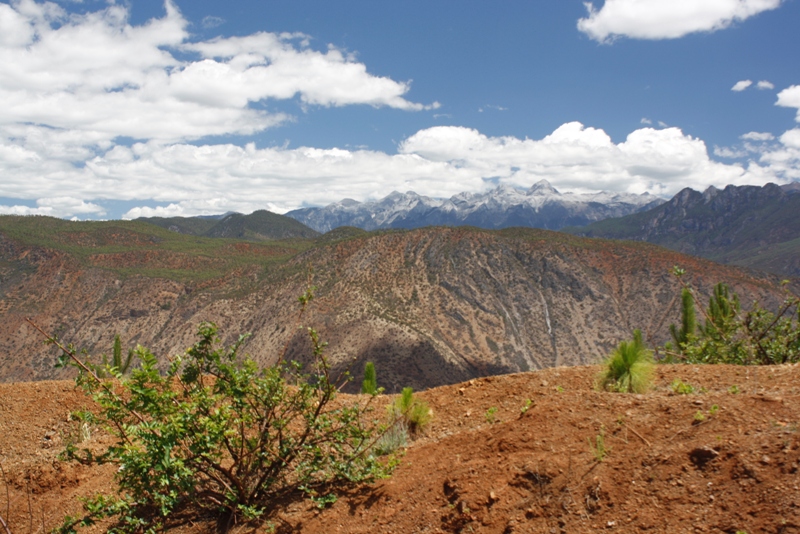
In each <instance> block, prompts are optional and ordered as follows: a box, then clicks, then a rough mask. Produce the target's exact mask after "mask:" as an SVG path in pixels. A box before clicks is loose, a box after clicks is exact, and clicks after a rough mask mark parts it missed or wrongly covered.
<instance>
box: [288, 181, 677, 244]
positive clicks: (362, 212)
mask: <svg viewBox="0 0 800 534" xmlns="http://www.w3.org/2000/svg"><path fill="white" fill-rule="evenodd" d="M661 202H663V200H661V199H659V198H656V197H653V196H651V195H648V194H644V195H632V194H612V193H605V192H600V193H592V194H576V193H560V192H558V191H557V190H556V189H555V188H554V187H553V186H551V185H550V183H549V182H547V180H541V181H540V182H538V183H536V184H534V185H533V186H532V187H531V188H530V189H528V190H527V191H522V190H519V189H516V188H513V187H510V186H499V187H497V188H495V189H493V190H492V191H489V192H487V193H480V194H475V193H461V194H458V195H455V196H453V197H451V198H450V199H447V200H439V199H433V198H430V197H425V196H420V195H418V194H416V193H414V192H413V191H409V192H407V193H405V194H401V193H398V192H394V193H391V194H390V195H388V196H386V197H385V198H383V199H381V200H379V201H377V202H364V203H361V202H357V201H355V200H352V199H345V200H342V201H341V202H336V203H334V204H330V205H328V206H326V207H324V208H303V209H299V210H294V211H290V212H289V213H287V214H286V215H287V216H288V217H292V218H294V219H297V220H298V221H300V222H302V223H304V224H307V225H308V226H310V227H311V228H314V229H315V230H318V231H320V232H327V231H329V230H332V229H333V228H336V227H338V226H356V227H358V228H363V229H365V230H375V229H386V228H406V229H410V228H420V227H423V226H463V225H471V226H477V227H479V228H487V229H499V228H508V227H512V226H526V227H530V228H545V229H550V230H558V229H559V228H562V227H564V226H569V225H582V224H588V223H589V222H592V221H598V220H602V219H605V218H608V217H620V216H622V215H627V214H629V213H634V212H636V211H640V210H643V209H648V208H650V207H653V206H656V205H658V204H660V203H661Z"/></svg>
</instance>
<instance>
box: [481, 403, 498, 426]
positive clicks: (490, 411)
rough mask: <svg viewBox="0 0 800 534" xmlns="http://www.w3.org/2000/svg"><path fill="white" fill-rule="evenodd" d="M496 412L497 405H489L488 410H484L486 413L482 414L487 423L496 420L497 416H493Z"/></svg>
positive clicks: (492, 422)
mask: <svg viewBox="0 0 800 534" xmlns="http://www.w3.org/2000/svg"><path fill="white" fill-rule="evenodd" d="M496 413H497V406H491V407H490V408H489V409H488V410H486V413H485V414H484V415H483V417H484V419H486V422H487V423H489V424H490V425H492V424H494V423H496V422H497V417H496V416H495V414H496Z"/></svg>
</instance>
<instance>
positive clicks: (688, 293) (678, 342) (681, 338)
mask: <svg viewBox="0 0 800 534" xmlns="http://www.w3.org/2000/svg"><path fill="white" fill-rule="evenodd" d="M669 331H670V333H671V334H672V339H673V340H674V341H675V349H676V350H678V351H679V352H683V347H684V346H685V344H686V343H687V342H688V341H689V336H690V335H694V334H695V332H696V331H697V316H696V314H695V309H694V295H693V294H692V290H691V289H689V288H688V287H684V288H683V289H682V290H681V327H680V329H678V327H677V326H675V325H674V324H671V325H669Z"/></svg>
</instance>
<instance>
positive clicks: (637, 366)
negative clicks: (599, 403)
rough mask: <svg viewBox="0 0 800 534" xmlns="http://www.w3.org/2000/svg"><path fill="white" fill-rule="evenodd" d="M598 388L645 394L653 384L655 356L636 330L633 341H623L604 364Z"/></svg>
mask: <svg viewBox="0 0 800 534" xmlns="http://www.w3.org/2000/svg"><path fill="white" fill-rule="evenodd" d="M603 367H604V371H603V372H602V374H601V375H600V377H599V379H598V386H599V387H600V388H601V389H605V390H606V391H617V392H625V393H643V392H645V391H647V389H648V388H649V387H650V385H651V383H652V377H653V355H652V352H650V351H649V350H648V349H647V348H646V347H645V345H644V342H643V341H642V332H641V331H640V330H635V331H634V332H633V339H632V340H630V341H622V342H620V344H619V345H618V346H617V348H616V349H615V350H614V352H612V353H611V355H610V356H609V357H608V358H607V359H606V361H605V363H604V364H603Z"/></svg>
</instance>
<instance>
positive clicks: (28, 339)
mask: <svg viewBox="0 0 800 534" xmlns="http://www.w3.org/2000/svg"><path fill="white" fill-rule="evenodd" d="M153 246H154V247H157V246H158V244H154V245H153ZM0 252H2V257H1V258H0V316H2V318H3V320H2V322H0V380H4V381H10V380H38V379H45V378H57V377H64V376H65V375H64V374H63V371H56V370H55V369H54V368H53V363H54V361H55V352H54V349H53V348H52V347H49V348H48V347H45V346H43V345H42V339H41V337H40V336H39V335H38V334H37V333H35V332H34V331H33V329H32V328H31V327H30V326H29V325H28V324H27V323H26V322H25V320H24V318H25V317H26V316H30V317H32V318H33V319H34V320H35V321H36V322H37V323H38V324H40V325H41V326H42V327H43V328H45V329H46V330H47V331H49V332H52V333H55V334H57V335H59V337H60V338H61V339H63V340H65V341H67V342H73V343H75V345H76V346H78V347H86V348H88V349H89V351H90V352H91V353H93V354H99V353H101V352H106V353H107V352H110V351H111V347H112V342H113V337H114V335H115V334H116V333H119V334H120V335H121V337H122V340H123V342H124V344H125V345H127V346H132V345H134V344H136V343H140V344H142V345H144V346H147V347H149V348H151V349H152V350H153V352H154V353H155V354H158V355H162V356H167V355H171V354H175V353H178V352H180V351H182V350H183V349H184V348H185V347H187V346H189V345H190V344H191V343H192V342H193V334H194V331H195V329H196V326H197V324H198V323H199V322H200V321H214V322H216V323H217V324H218V325H219V327H220V333H221V334H222V336H223V337H224V341H225V342H226V343H230V342H232V341H233V340H235V339H236V337H237V336H238V335H239V334H241V333H245V332H251V333H252V336H251V337H250V338H249V339H248V340H247V342H246V345H245V350H246V352H248V353H250V354H251V355H253V356H254V357H256V358H257V359H258V360H259V361H261V362H264V363H270V362H273V361H275V359H276V358H277V357H278V355H280V354H282V353H283V352H284V351H285V352H286V355H287V357H289V358H292V359H298V360H303V359H304V358H306V356H307V354H308V343H307V339H306V336H305V334H304V330H303V329H298V326H299V325H303V326H314V327H315V328H316V329H317V330H318V331H319V332H320V334H321V336H322V337H323V339H325V340H327V341H328V342H329V343H330V345H329V347H328V354H329V355H330V358H331V361H332V362H333V364H334V367H335V369H336V371H344V370H346V369H350V370H351V371H352V372H353V374H354V375H356V376H360V374H361V372H362V370H363V365H364V363H365V362H366V361H373V362H375V365H376V368H377V371H378V378H379V382H380V384H381V385H382V386H384V387H386V388H387V390H388V391H397V390H399V389H400V388H401V387H403V386H408V385H410V386H412V387H414V388H416V389H422V388H426V387H431V386H435V385H441V384H448V383H455V382H459V381H463V380H466V379H470V378H473V377H478V376H485V375H491V374H498V373H508V372H516V371H523V370H529V369H540V368H544V367H551V366H557V365H573V364H580V363H589V362H594V361H596V360H597V359H599V358H600V357H602V356H604V355H605V354H607V353H608V351H609V350H610V349H611V348H612V347H613V346H614V345H615V344H616V343H617V342H618V341H619V340H620V339H622V338H625V337H629V336H630V333H631V331H632V330H633V329H634V328H642V329H643V330H645V331H646V332H648V333H650V334H653V335H654V336H655V339H656V340H663V338H660V337H659V334H661V335H662V336H663V334H665V333H666V324H668V323H669V322H670V321H674V320H675V319H676V317H677V307H676V305H675V301H674V296H675V295H677V294H678V286H677V283H676V281H675V280H674V278H673V277H672V276H671V275H670V269H671V268H672V266H673V265H675V264H679V265H681V266H683V267H684V268H686V269H687V271H688V272H689V273H691V276H692V277H693V278H694V280H695V282H696V284H697V285H698V286H699V287H700V288H701V290H703V291H705V290H707V289H708V288H710V287H711V286H712V285H713V284H714V283H716V282H717V281H720V280H725V281H727V282H729V283H731V284H732V285H733V286H734V287H735V288H736V289H737V290H738V291H739V292H740V294H741V295H742V301H743V302H750V301H752V300H753V299H755V298H758V299H759V300H760V301H761V302H765V303H767V304H769V303H770V302H772V303H774V302H777V299H778V298H779V291H778V289H776V286H775V285H774V282H775V281H774V280H770V279H768V278H766V277H765V278H754V277H752V276H750V275H748V274H746V273H744V272H742V271H739V270H736V269H733V268H728V267H724V266H720V265H717V264H714V263H711V262H707V261H704V260H699V259H696V258H692V257H686V256H681V255H679V254H676V253H673V252H670V251H667V250H665V249H661V248H658V247H655V246H651V245H648V244H631V243H628V244H625V243H618V242H609V241H602V240H589V239H582V238H576V237H572V236H567V235H564V234H559V233H555V232H548V231H542V230H523V229H514V230H506V231H500V232H488V231H480V230H475V229H466V228H456V229H445V228H428V229H422V230H414V231H403V232H390V233H379V234H366V235H362V236H357V237H348V238H346V239H344V240H340V241H333V242H328V243H327V244H324V245H319V246H316V247H314V248H311V249H310V250H307V251H306V252H303V253H301V254H298V255H296V256H295V257H294V258H292V259H291V260H289V261H287V262H285V263H282V264H269V265H266V266H265V267H263V268H259V267H254V266H245V267H241V268H237V269H233V270H230V271H228V272H227V274H225V275H224V276H221V277H217V278H214V279H211V280H206V281H197V282H191V281H177V280H170V279H168V278H157V277H143V276H127V277H126V276H123V275H121V274H120V273H121V271H120V270H119V269H118V268H119V267H120V265H116V264H115V263H114V262H125V261H129V260H130V259H125V258H126V257H127V256H125V255H122V256H113V257H106V258H104V259H102V261H101V259H100V258H97V257H95V256H96V255H95V256H89V260H88V263H87V261H78V260H77V259H75V257H74V256H73V255H71V254H68V253H66V252H64V251H60V250H53V249H47V248H41V247H34V246H27V245H25V244H24V243H19V242H16V241H14V240H11V239H8V238H3V239H2V240H0ZM136 258H137V261H153V262H155V261H158V262H165V263H169V262H170V261H174V262H178V263H180V262H183V263H181V265H183V269H185V270H188V271H190V270H191V269H194V268H197V267H196V266H197V265H200V263H198V264H195V263H193V262H195V261H197V262H201V261H210V260H208V259H205V260H203V259H202V258H200V257H198V258H193V259H192V258H189V259H187V258H181V257H178V256H175V255H174V253H168V252H166V251H161V253H160V254H156V253H148V254H144V255H142V254H139V255H137V256H136ZM103 262H105V263H103ZM309 273H312V274H311V275H310V276H311V281H312V283H313V284H314V285H316V286H318V289H317V291H316V298H315V299H314V301H313V302H312V305H311V306H310V308H309V310H308V313H307V314H306V315H305V316H304V317H303V318H302V319H301V320H300V321H299V322H298V321H297V310H298V308H297V305H296V302H297V296H298V295H300V294H301V293H302V292H303V290H304V288H305V287H306V286H307V284H308V283H309Z"/></svg>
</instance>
